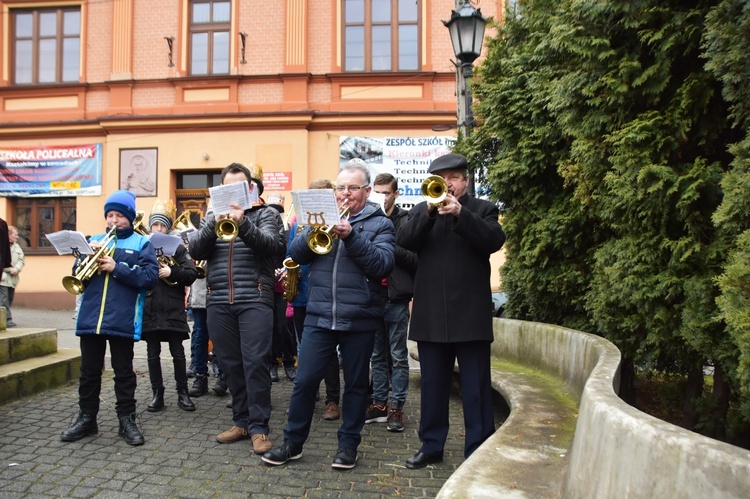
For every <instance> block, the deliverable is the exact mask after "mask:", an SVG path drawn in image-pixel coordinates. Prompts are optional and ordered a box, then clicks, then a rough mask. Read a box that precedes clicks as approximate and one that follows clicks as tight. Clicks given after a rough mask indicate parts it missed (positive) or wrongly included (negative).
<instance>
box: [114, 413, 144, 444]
mask: <svg viewBox="0 0 750 499" xmlns="http://www.w3.org/2000/svg"><path fill="white" fill-rule="evenodd" d="M118 418H119V420H120V430H119V431H118V432H117V434H118V435H120V436H121V437H122V438H124V439H125V442H127V443H128V445H143V443H144V442H145V440H144V438H143V433H141V430H140V429H139V428H138V423H136V422H135V418H136V414H135V413H134V412H133V413H131V414H126V415H124V416H118Z"/></svg>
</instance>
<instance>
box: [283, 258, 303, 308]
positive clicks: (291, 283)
mask: <svg viewBox="0 0 750 499" xmlns="http://www.w3.org/2000/svg"><path fill="white" fill-rule="evenodd" d="M283 265H284V268H285V269H286V276H284V284H283V288H284V299H285V300H286V301H292V300H294V299H295V298H296V297H297V295H298V294H299V278H300V271H299V263H297V262H295V261H294V260H292V258H291V257H288V258H286V259H284V263H283Z"/></svg>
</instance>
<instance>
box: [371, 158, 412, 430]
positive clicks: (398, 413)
mask: <svg viewBox="0 0 750 499" xmlns="http://www.w3.org/2000/svg"><path fill="white" fill-rule="evenodd" d="M373 190H374V191H375V192H377V193H379V194H382V195H384V196H385V202H384V203H383V209H384V210H385V214H386V215H387V216H388V218H390V219H391V222H393V226H394V227H395V229H396V233H398V231H399V229H400V228H401V226H403V225H404V224H405V223H406V218H407V212H406V210H404V209H402V208H399V207H398V206H396V198H397V197H398V180H396V178H395V177H394V176H393V175H391V174H390V173H381V174H380V175H378V176H377V177H375V182H374V186H373ZM416 271H417V255H416V254H414V253H412V252H411V251H408V250H406V249H404V248H402V247H401V246H398V245H397V246H396V265H395V266H394V267H393V272H391V275H389V276H388V278H387V279H384V280H383V284H384V285H385V286H386V289H387V293H388V299H387V301H386V304H385V315H384V316H383V326H384V327H383V330H382V331H379V332H378V334H377V335H376V336H375V347H374V348H373V351H372V361H371V364H372V404H371V405H370V406H369V407H368V408H367V412H366V414H365V423H386V422H387V423H388V425H387V427H386V429H387V430H388V431H393V432H401V431H404V413H403V409H404V403H405V402H406V396H407V395H408V394H409V351H408V349H407V347H406V332H407V329H408V328H409V301H411V297H412V294H413V293H414V273H415V272H416ZM389 356H390V362H389ZM389 364H390V366H391V376H390V378H391V407H390V410H389V409H388V377H389V376H388V366H389Z"/></svg>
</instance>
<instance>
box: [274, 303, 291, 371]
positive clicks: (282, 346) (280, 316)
mask: <svg viewBox="0 0 750 499" xmlns="http://www.w3.org/2000/svg"><path fill="white" fill-rule="evenodd" d="M274 295H275V299H276V303H275V307H274V308H275V309H274V316H273V355H272V356H271V360H270V362H271V365H274V364H275V363H276V362H277V361H276V358H277V357H281V361H282V363H283V364H284V367H294V355H295V354H296V353H297V352H295V348H294V342H293V341H292V333H291V331H289V328H288V327H287V320H286V300H285V299H284V294H283V293H274Z"/></svg>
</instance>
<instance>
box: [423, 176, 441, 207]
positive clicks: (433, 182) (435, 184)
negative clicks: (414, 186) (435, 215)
mask: <svg viewBox="0 0 750 499" xmlns="http://www.w3.org/2000/svg"><path fill="white" fill-rule="evenodd" d="M421 190H422V198H423V199H424V200H425V201H427V203H428V204H431V205H433V206H440V205H441V204H442V203H443V201H444V200H445V196H447V195H448V183H447V182H446V181H445V179H444V178H443V177H441V176H440V175H430V176H429V177H427V178H426V179H424V182H422V189H421Z"/></svg>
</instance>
